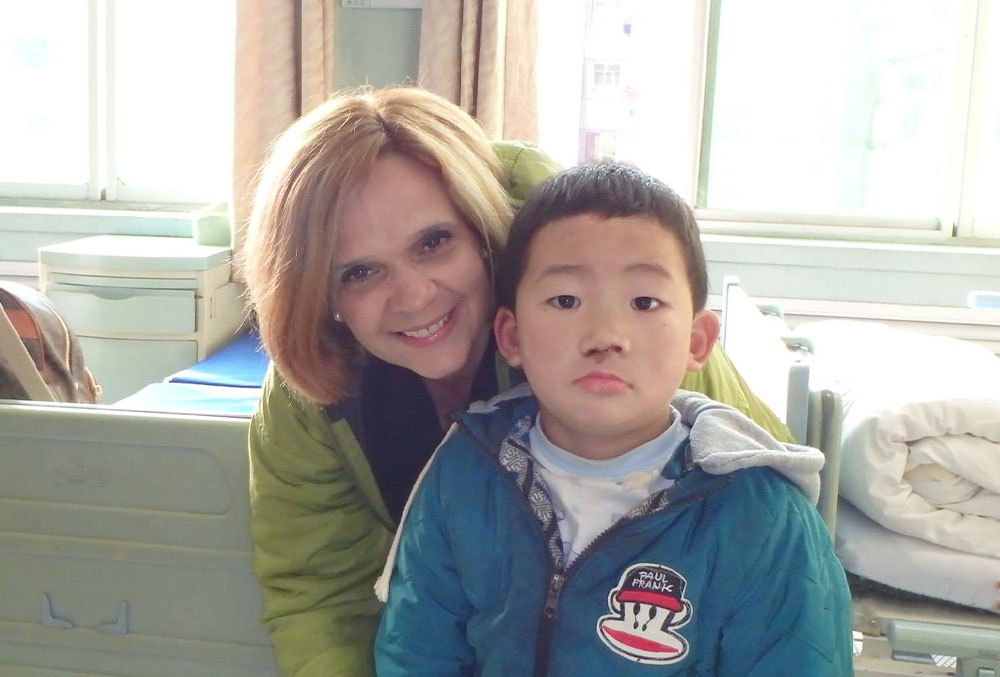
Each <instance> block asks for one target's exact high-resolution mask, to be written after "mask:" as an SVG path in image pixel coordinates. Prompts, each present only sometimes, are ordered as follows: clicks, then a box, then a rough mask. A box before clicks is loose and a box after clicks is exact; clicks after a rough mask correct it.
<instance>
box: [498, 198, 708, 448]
mask: <svg viewBox="0 0 1000 677" xmlns="http://www.w3.org/2000/svg"><path fill="white" fill-rule="evenodd" d="M516 306H517V307H516V310H515V312H513V313H512V312H511V311H510V310H509V309H507V308H501V309H500V310H499V311H498V313H497V316H496V319H495V321H494V330H495V332H496V335H497V345H498V347H499V349H500V352H501V353H502V354H503V356H504V358H506V360H507V361H508V362H509V363H510V364H512V365H514V366H520V367H522V368H523V369H524V372H525V374H526V375H527V377H528V381H529V382H530V383H531V388H532V390H533V391H534V393H535V395H536V396H537V397H538V400H539V403H540V407H541V423H542V429H543V430H544V431H545V434H546V436H548V438H549V439H550V440H551V441H552V442H553V443H554V444H556V445H558V446H559V447H562V448H563V449H566V450H567V451H571V452H573V453H575V454H577V455H578V456H583V457H586V458H594V459H604V458H613V457H615V456H619V455H621V454H623V453H625V452H626V451H628V450H630V449H632V448H634V447H636V446H638V445H640V444H642V443H643V442H647V441H649V440H651V439H653V438H654V437H656V436H657V435H659V434H660V433H662V432H663V431H664V430H666V428H667V426H668V424H669V404H670V399H671V398H672V397H673V395H674V391H676V390H677V387H678V385H680V382H681V380H682V379H683V378H684V374H685V373H686V372H687V371H688V370H696V369H699V368H701V366H702V365H703V364H704V363H705V360H707V359H708V355H709V353H710V352H711V350H712V347H713V345H714V344H715V339H716V337H717V336H718V332H719V322H718V319H717V318H716V316H715V315H714V314H713V313H711V312H710V311H700V312H698V313H697V314H695V313H694V309H693V307H692V301H691V289H690V285H689V284H688V280H687V269H686V266H685V263H684V257H683V254H682V251H681V247H680V245H679V243H678V242H677V239H676V238H675V236H674V235H673V234H672V233H670V232H668V231H667V230H665V229H664V227H663V226H662V225H660V224H659V222H657V221H656V220H655V219H653V218H651V217H647V216H630V217H625V218H610V219H606V218H603V217H599V216H595V215H592V214H581V215H578V216H573V217H569V218H566V219H561V220H558V221H553V222H552V223H549V224H546V225H544V226H543V227H542V228H541V229H540V230H539V231H538V233H537V234H536V235H535V237H534V240H533V241H532V243H531V245H530V247H529V253H528V260H527V262H526V265H525V269H524V275H523V276H522V278H521V282H520V284H519V285H518V288H517V303H516Z"/></svg>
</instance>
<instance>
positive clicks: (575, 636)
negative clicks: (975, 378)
mask: <svg viewBox="0 0 1000 677" xmlns="http://www.w3.org/2000/svg"><path fill="white" fill-rule="evenodd" d="M497 275H498V279H497V294H498V303H499V305H500V309H499V311H498V312H497V315H496V319H495V321H494V333H495V335H496V340H497V346H498V348H499V350H500V352H501V354H502V355H503V356H504V358H505V359H506V360H507V361H508V362H510V363H511V364H512V365H514V366H518V367H521V368H522V369H523V370H524V373H525V375H526V377H527V379H528V383H529V384H530V386H531V391H530V392H529V391H528V390H527V389H526V388H524V387H522V388H520V389H515V390H514V391H511V392H509V393H506V394H503V395H500V396H498V397H496V398H494V399H493V400H492V401H490V402H489V403H487V404H486V405H482V406H480V407H478V410H470V413H468V414H464V415H461V416H459V417H458V420H457V423H456V425H455V426H454V427H453V428H452V430H451V432H450V433H449V435H448V437H447V438H446V439H445V441H444V442H443V443H442V445H441V447H439V449H438V451H437V452H436V454H435V457H434V458H433V459H432V461H431V463H430V464H429V465H428V468H427V469H426V470H425V476H424V477H423V478H422V480H421V481H419V482H418V487H417V489H415V490H414V494H413V498H412V505H411V506H410V507H409V509H408V511H407V513H404V518H403V519H404V522H403V525H402V526H401V528H400V533H399V535H398V536H397V538H398V544H397V546H398V548H394V552H393V554H390V562H389V564H388V565H387V569H388V568H389V567H392V566H393V560H394V563H395V567H394V569H392V571H391V583H390V585H389V588H388V606H387V608H386V611H385V615H384V616H383V618H382V622H381V625H380V628H379V632H378V637H377V640H376V647H375V651H376V667H377V669H378V673H379V675H435V676H438V675H465V674H482V675H504V676H508V675H517V676H521V675H532V674H534V675H566V676H570V675H572V676H577V675H615V676H618V675H658V676H659V675H676V674H685V675H687V674H704V675H709V674H716V675H810V676H816V675H850V674H851V642H850V622H849V617H848V605H849V602H850V599H849V593H848V589H847V583H846V581H845V578H844V573H843V569H841V567H840V565H839V563H838V562H837V560H836V558H835V557H834V555H833V552H832V547H831V543H830V536H829V533H828V532H827V531H826V529H825V527H824V525H823V523H822V521H821V520H820V518H819V515H818V514H817V513H816V511H815V510H814V509H813V507H812V505H810V501H812V502H815V500H816V497H817V495H818V492H819V479H818V475H817V473H818V470H819V469H820V467H821V466H822V462H823V459H822V455H821V454H820V453H819V452H818V451H816V450H814V449H808V448H804V447H795V446H793V445H782V444H780V443H778V442H776V441H775V440H774V439H773V438H771V437H770V436H769V435H768V434H767V433H765V432H764V431H763V430H761V429H759V428H758V427H757V426H755V425H754V424H753V423H752V422H750V420H749V419H747V418H745V417H744V416H743V415H742V414H739V413H737V412H736V411H735V410H732V409H730V408H728V407H726V406H724V405H720V404H717V403H715V402H712V401H711V400H708V399H705V398H703V397H702V396H700V395H695V394H693V393H687V392H684V391H680V392H676V391H677V387H678V385H679V383H680V381H681V379H682V378H683V376H684V374H685V372H686V371H687V370H689V369H698V368H700V367H701V365H702V364H703V363H704V361H705V360H706V359H707V357H708V354H709V352H710V350H711V347H712V345H713V344H714V342H715V340H716V337H717V335H718V331H719V323H718V320H717V318H716V316H715V315H714V314H713V313H711V312H710V311H708V310H705V302H706V298H707V294H708V283H707V275H706V271H705V260H704V254H703V252H702V249H701V243H700V240H699V236H698V230H697V225H696V224H695V221H694V216H693V214H692V213H691V210H690V209H689V208H688V207H687V205H685V204H684V202H683V201H682V200H681V199H680V198H679V197H678V196H677V195H676V194H675V193H673V191H671V190H670V189H669V188H667V187H666V186H665V185H663V184H662V183H660V182H659V181H657V180H656V179H653V178H651V177H648V176H646V175H644V174H642V173H641V172H639V171H638V170H636V169H634V168H631V167H628V166H624V165H617V164H598V165H589V166H587V165H585V166H581V167H576V168H573V169H570V170H568V171H566V172H563V173H562V174H560V175H558V176H556V177H555V178H554V179H551V180H550V181H548V182H546V183H545V184H543V185H542V186H541V187H540V188H539V189H537V191H536V192H535V193H534V194H533V195H532V196H531V197H530V198H529V199H528V201H527V202H526V203H525V205H524V206H523V207H522V208H521V210H520V211H519V213H518V215H517V217H516V219H515V221H514V225H513V226H512V231H511V235H510V240H509V243H508V247H507V250H506V252H505V255H504V260H503V261H502V262H501V264H500V266H499V267H498V273H497ZM531 392H533V393H534V396H533V397H532V396H531V394H530V393H531ZM536 398H537V399H536ZM474 409H475V407H474ZM803 493H805V494H807V495H803Z"/></svg>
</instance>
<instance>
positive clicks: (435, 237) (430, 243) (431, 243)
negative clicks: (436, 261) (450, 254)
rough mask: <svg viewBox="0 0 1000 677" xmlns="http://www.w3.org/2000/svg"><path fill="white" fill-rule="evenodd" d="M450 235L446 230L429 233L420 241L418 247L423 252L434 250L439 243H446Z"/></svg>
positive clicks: (439, 245)
mask: <svg viewBox="0 0 1000 677" xmlns="http://www.w3.org/2000/svg"><path fill="white" fill-rule="evenodd" d="M451 237H452V236H451V233H449V232H447V231H441V232H437V233H431V234H430V235H428V236H427V237H425V238H424V239H423V241H422V242H421V243H420V249H421V250H422V251H425V252H430V251H434V250H435V249H438V248H439V247H441V245H443V244H445V243H447V242H448V240H450V239H451Z"/></svg>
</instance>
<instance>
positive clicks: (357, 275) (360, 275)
mask: <svg viewBox="0 0 1000 677" xmlns="http://www.w3.org/2000/svg"><path fill="white" fill-rule="evenodd" d="M374 274H375V270H374V269H373V268H369V267H367V266H355V267H354V268H348V269H347V270H345V271H344V273H343V274H342V275H341V276H340V282H341V284H352V283H357V282H364V281H365V280H367V279H368V278H370V277H371V276H372V275H374Z"/></svg>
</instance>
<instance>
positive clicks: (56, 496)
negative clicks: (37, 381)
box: [0, 400, 278, 677]
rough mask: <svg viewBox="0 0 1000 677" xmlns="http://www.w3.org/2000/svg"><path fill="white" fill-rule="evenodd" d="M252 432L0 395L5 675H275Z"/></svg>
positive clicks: (192, 419) (1, 660) (225, 423)
mask: <svg viewBox="0 0 1000 677" xmlns="http://www.w3.org/2000/svg"><path fill="white" fill-rule="evenodd" d="M248 424H249V419H247V418H229V417H212V416H194V415H173V414H142V413H138V412H131V411H124V410H116V409H112V408H110V407H101V406H92V405H66V404H53V403H29V402H14V401H11V400H0V674H2V675H4V676H5V677H7V676H12V677H17V676H27V675H32V676H33V677H37V676H40V675H41V676H45V677H55V676H56V675H59V676H65V675H95V674H115V675H134V676H136V677H153V676H160V675H185V676H186V677H188V676H204V677H229V676H232V677H246V676H252V677H274V676H276V675H278V670H277V667H276V665H275V662H274V658H273V656H272V652H271V648H270V646H269V644H268V640H267V634H266V631H265V629H264V627H263V625H261V624H260V622H259V620H258V619H259V616H260V611H261V605H260V598H259V595H258V591H257V583H256V581H255V579H254V577H253V574H252V572H251V568H250V538H249V497H248V485H247V472H248V469H247V451H246V450H247V446H246V445H247V442H246V440H247V430H248Z"/></svg>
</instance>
